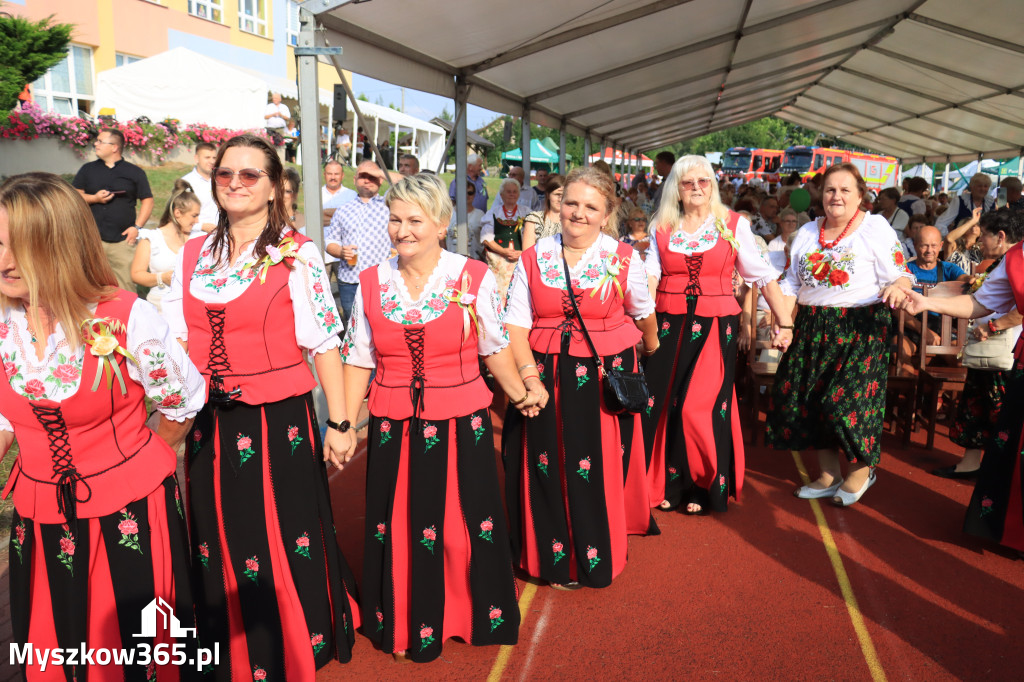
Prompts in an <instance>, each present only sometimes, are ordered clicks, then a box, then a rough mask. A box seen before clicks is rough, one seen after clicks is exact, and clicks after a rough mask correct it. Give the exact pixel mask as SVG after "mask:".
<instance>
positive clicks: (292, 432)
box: [288, 426, 299, 441]
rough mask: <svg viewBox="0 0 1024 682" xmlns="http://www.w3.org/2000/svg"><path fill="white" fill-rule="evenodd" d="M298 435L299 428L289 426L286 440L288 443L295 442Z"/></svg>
mask: <svg viewBox="0 0 1024 682" xmlns="http://www.w3.org/2000/svg"><path fill="white" fill-rule="evenodd" d="M298 435H299V427H298V426H289V427H288V440H290V441H292V440H295V438H296V436H298Z"/></svg>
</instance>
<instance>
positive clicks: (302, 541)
mask: <svg viewBox="0 0 1024 682" xmlns="http://www.w3.org/2000/svg"><path fill="white" fill-rule="evenodd" d="M295 553H296V554H301V555H302V556H304V557H306V558H307V559H309V558H310V556H309V531H306V532H304V533H303V534H302V535H300V536H299V537H297V538H295Z"/></svg>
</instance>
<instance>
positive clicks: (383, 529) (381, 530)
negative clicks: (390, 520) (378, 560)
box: [377, 523, 388, 535]
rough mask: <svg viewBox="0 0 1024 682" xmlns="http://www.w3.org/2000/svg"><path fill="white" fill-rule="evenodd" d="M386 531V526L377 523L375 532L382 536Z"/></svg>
mask: <svg viewBox="0 0 1024 682" xmlns="http://www.w3.org/2000/svg"><path fill="white" fill-rule="evenodd" d="M387 529H388V527H387V525H386V524H383V523H378V524H377V532H378V533H380V534H381V535H384V533H385V532H386V531H387Z"/></svg>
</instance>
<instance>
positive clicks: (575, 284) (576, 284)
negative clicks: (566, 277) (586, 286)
mask: <svg viewBox="0 0 1024 682" xmlns="http://www.w3.org/2000/svg"><path fill="white" fill-rule="evenodd" d="M572 285H573V286H574V287H576V288H577V289H579V288H580V281H579V280H578V279H576V278H575V277H573V278H572Z"/></svg>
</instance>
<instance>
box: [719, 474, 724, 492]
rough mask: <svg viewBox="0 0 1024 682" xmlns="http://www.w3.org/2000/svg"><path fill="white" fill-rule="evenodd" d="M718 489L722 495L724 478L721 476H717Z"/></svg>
mask: <svg viewBox="0 0 1024 682" xmlns="http://www.w3.org/2000/svg"><path fill="white" fill-rule="evenodd" d="M718 488H719V490H721V491H722V492H723V493H724V492H725V476H722V475H719V476H718Z"/></svg>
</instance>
